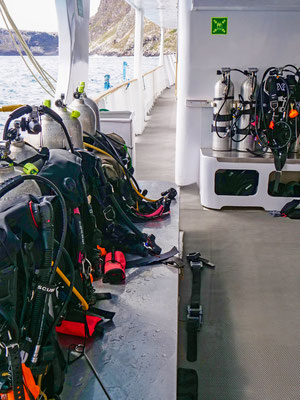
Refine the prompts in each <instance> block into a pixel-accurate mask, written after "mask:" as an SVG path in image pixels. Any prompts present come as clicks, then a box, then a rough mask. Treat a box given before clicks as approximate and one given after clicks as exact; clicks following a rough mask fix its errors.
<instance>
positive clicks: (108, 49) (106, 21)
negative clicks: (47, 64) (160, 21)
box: [90, 0, 177, 56]
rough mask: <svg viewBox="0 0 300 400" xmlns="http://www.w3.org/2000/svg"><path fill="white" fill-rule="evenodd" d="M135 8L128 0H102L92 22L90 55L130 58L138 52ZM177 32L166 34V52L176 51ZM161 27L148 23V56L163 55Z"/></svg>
mask: <svg viewBox="0 0 300 400" xmlns="http://www.w3.org/2000/svg"><path fill="white" fill-rule="evenodd" d="M134 19H135V16H134V9H133V8H132V7H131V6H130V5H129V4H128V3H126V1H125V0H113V1H112V0H101V2H100V5H99V8H98V11H97V13H96V14H95V15H94V16H93V17H92V18H91V21H90V53H91V54H101V55H117V56H124V55H126V56H128V55H133V51H134ZM176 43H177V32H176V29H167V30H166V32H165V42H164V45H165V53H174V52H176ZM159 45H160V28H159V27H158V26H157V25H155V24H153V23H152V22H150V21H149V20H147V19H146V18H145V21H144V55H146V56H154V55H158V54H159Z"/></svg>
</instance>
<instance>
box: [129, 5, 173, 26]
mask: <svg viewBox="0 0 300 400" xmlns="http://www.w3.org/2000/svg"><path fill="white" fill-rule="evenodd" d="M126 1H127V3H129V4H131V5H132V7H134V8H138V9H143V10H144V13H145V17H146V18H148V19H150V21H153V22H154V23H156V24H157V25H159V26H162V27H164V28H177V2H178V0H126Z"/></svg>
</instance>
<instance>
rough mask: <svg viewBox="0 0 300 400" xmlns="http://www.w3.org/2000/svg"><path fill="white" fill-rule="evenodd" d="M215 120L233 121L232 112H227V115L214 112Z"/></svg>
mask: <svg viewBox="0 0 300 400" xmlns="http://www.w3.org/2000/svg"><path fill="white" fill-rule="evenodd" d="M217 116H218V119H217ZM213 120H214V121H218V122H228V121H232V114H225V115H218V114H214V116H213Z"/></svg>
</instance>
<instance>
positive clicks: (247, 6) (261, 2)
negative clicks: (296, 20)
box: [193, 0, 300, 11]
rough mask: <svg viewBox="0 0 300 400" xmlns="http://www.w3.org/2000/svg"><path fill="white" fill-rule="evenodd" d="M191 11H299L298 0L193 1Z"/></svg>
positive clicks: (299, 2) (299, 4)
mask: <svg viewBox="0 0 300 400" xmlns="http://www.w3.org/2000/svg"><path fill="white" fill-rule="evenodd" d="M193 10H199V11H201V10H203V11H205V10H214V11H218V10H220V11H222V10H237V11H240V10H241V11H300V1H299V0H193Z"/></svg>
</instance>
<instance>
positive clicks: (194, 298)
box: [186, 261, 203, 362]
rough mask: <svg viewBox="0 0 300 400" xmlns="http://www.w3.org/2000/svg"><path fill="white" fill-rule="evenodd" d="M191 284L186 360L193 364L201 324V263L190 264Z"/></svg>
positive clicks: (195, 357)
mask: <svg viewBox="0 0 300 400" xmlns="http://www.w3.org/2000/svg"><path fill="white" fill-rule="evenodd" d="M190 266H191V270H192V274H193V282H192V294H191V302H190V305H189V306H188V312H187V324H186V330H187V360H188V361H190V362H194V361H196V360H197V332H198V331H199V328H200V326H201V323H202V307H201V304H200V292H201V274H202V268H203V263H202V262H201V261H196V262H190Z"/></svg>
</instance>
